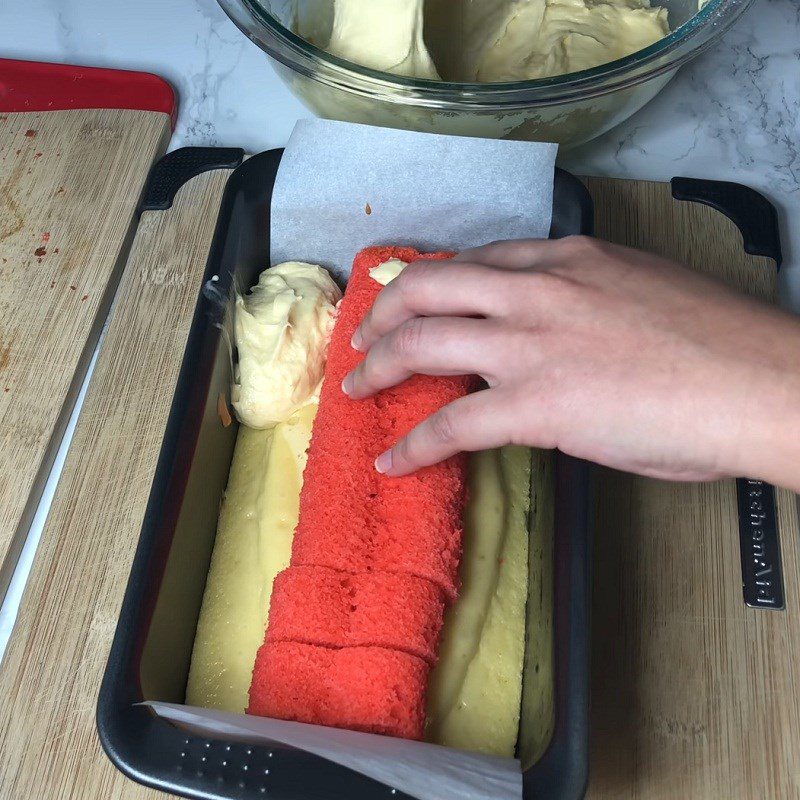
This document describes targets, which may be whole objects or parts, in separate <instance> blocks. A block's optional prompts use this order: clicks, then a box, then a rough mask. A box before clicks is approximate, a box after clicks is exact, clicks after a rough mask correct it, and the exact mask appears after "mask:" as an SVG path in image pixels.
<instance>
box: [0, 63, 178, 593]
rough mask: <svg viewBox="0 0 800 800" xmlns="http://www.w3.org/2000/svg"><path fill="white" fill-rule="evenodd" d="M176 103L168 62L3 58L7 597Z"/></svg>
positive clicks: (0, 157)
mask: <svg viewBox="0 0 800 800" xmlns="http://www.w3.org/2000/svg"><path fill="white" fill-rule="evenodd" d="M175 108H176V106H175V96H174V93H173V91H172V89H171V87H170V86H169V85H168V84H167V83H165V82H164V81H163V80H161V79H160V78H157V77H156V76H154V75H148V74H144V73H136V72H123V71H119V70H104V69H90V68H84V67H72V66H65V65H58V64H40V63H34V62H23V61H9V60H2V59H0V601H2V599H3V597H4V595H5V593H6V590H7V588H8V583H9V581H10V578H11V575H12V573H13V570H14V566H15V564H16V562H17V559H18V556H19V553H20V551H21V549H22V545H23V542H24V539H25V535H26V533H27V530H28V528H29V526H30V522H31V520H32V517H33V513H34V511H35V509H36V505H37V503H38V501H39V498H40V495H41V491H42V488H43V486H44V482H45V480H46V478H47V474H48V472H49V469H50V466H51V465H52V460H53V458H54V456H55V451H56V449H57V447H58V444H59V441H60V439H61V436H62V434H63V431H64V428H65V426H66V422H67V420H68V418H69V413H70V411H71V407H72V404H73V401H74V399H75V396H76V394H77V391H78V389H79V387H80V384H81V382H82V380H83V377H84V376H85V372H86V369H87V367H88V364H89V361H90V359H91V355H92V352H93V350H94V348H95V346H96V344H97V341H98V338H99V335H100V331H101V327H102V324H103V321H104V320H105V317H106V315H107V313H108V310H109V307H110V304H111V299H112V297H113V295H114V292H115V290H116V286H117V283H118V281H119V276H120V271H121V268H122V262H123V256H124V255H125V253H126V250H127V247H128V245H129V244H130V238H131V236H132V234H133V230H134V225H135V216H136V214H135V212H136V207H137V205H138V203H139V198H140V196H141V193H142V189H143V187H144V185H145V181H146V179H147V175H148V172H149V170H150V167H151V165H152V163H153V162H154V161H155V160H156V159H157V158H158V157H159V156H160V155H161V154H162V153H163V152H164V150H165V149H166V145H167V142H168V141H169V135H170V130H171V123H172V121H173V119H174V114H175Z"/></svg>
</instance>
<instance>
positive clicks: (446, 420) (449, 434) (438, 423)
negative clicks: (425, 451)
mask: <svg viewBox="0 0 800 800" xmlns="http://www.w3.org/2000/svg"><path fill="white" fill-rule="evenodd" d="M429 422H430V431H431V435H432V436H433V438H434V439H435V440H436V441H437V442H439V443H441V444H446V445H449V444H454V443H455V441H456V439H457V431H456V424H455V420H454V419H453V413H452V412H451V411H449V410H448V409H447V408H443V409H442V410H441V411H438V412H437V413H436V414H434V415H433V416H432V417H431V418H430V420H429Z"/></svg>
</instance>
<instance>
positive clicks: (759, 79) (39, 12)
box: [0, 0, 800, 658]
mask: <svg viewBox="0 0 800 800" xmlns="http://www.w3.org/2000/svg"><path fill="white" fill-rule="evenodd" d="M0 55H1V56H5V57H15V58H28V59H39V60H43V61H59V62H70V63H77V64H87V65H98V66H112V67H113V66H117V67H123V68H130V69H144V70H148V71H152V72H156V73H158V74H160V75H163V76H164V77H166V78H167V79H168V80H170V81H171V82H172V84H173V85H174V86H175V87H176V88H177V89H178V93H179V96H180V116H179V121H178V127H177V130H176V132H175V136H174V137H173V140H172V147H179V146H181V145H229V146H239V147H244V148H245V149H246V150H248V151H249V152H258V151H259V150H263V149H267V148H270V147H275V146H280V145H283V144H284V143H285V142H286V140H287V138H288V136H289V133H290V132H291V130H292V127H293V125H294V123H295V121H296V120H297V119H298V118H299V117H302V116H307V115H308V112H307V111H306V110H305V109H304V108H303V107H302V106H301V105H300V103H299V102H298V101H297V100H295V99H294V97H293V96H292V95H291V94H290V93H289V91H288V90H287V89H286V88H284V86H283V85H282V83H281V82H280V81H279V80H278V78H277V76H276V75H275V73H274V72H273V71H272V69H271V67H270V66H269V64H268V61H267V58H266V56H265V55H264V54H263V53H262V52H261V51H260V50H259V49H257V48H256V46H255V45H253V44H251V43H250V42H249V41H248V40H247V39H245V37H244V36H242V35H241V34H240V33H239V31H238V30H237V29H236V28H235V27H234V26H233V24H232V23H231V22H229V21H228V19H227V17H226V16H225V15H224V14H223V12H222V11H221V10H220V9H219V7H218V6H217V4H216V0H0ZM563 164H564V166H566V167H567V168H569V169H572V170H574V171H576V172H580V173H585V174H596V175H612V176H618V177H631V178H646V179H653V180H668V179H669V178H671V177H673V176H675V175H686V176H692V177H707V178H717V179H723V180H736V181H739V182H742V183H746V184H749V185H751V186H753V187H755V188H757V189H760V190H761V191H763V192H764V193H765V194H766V195H767V196H768V197H769V198H770V199H771V200H772V201H773V202H774V203H775V205H776V206H777V207H778V209H779V212H780V217H781V225H782V232H783V247H784V256H785V259H784V270H783V273H782V288H783V298H784V301H785V302H787V303H788V304H790V305H792V306H793V307H795V308H796V309H798V310H800V5H798V0H756V2H755V5H754V7H753V8H752V9H751V10H750V11H749V12H748V13H747V15H746V16H745V17H744V18H743V19H741V20H740V21H739V23H738V24H737V25H736V27H735V28H734V29H733V30H732V31H730V32H729V33H728V34H727V35H726V37H725V38H724V40H723V41H722V42H721V43H720V44H718V45H717V46H716V47H715V48H714V49H713V50H711V51H709V52H707V53H706V54H704V55H703V56H701V57H700V58H698V59H697V60H696V61H694V62H693V63H691V64H690V65H688V66H687V67H685V68H684V69H683V70H682V72H681V73H679V75H678V76H677V78H676V79H675V80H673V81H672V83H671V84H670V85H669V86H668V87H667V88H666V89H665V90H664V91H663V92H662V93H661V94H660V95H659V96H658V97H657V98H656V99H655V100H654V101H653V102H652V103H651V104H650V105H649V106H647V107H646V108H645V109H644V110H643V111H641V112H640V113H639V114H638V115H636V116H635V117H633V118H632V119H631V120H629V121H628V122H627V123H625V124H623V125H622V126H621V127H619V128H617V129H616V130H614V131H612V132H610V133H608V134H606V135H605V136H603V137H602V138H600V139H598V140H596V141H595V142H592V143H590V144H588V145H585V146H583V147H581V148H579V149H578V150H576V151H573V152H571V153H568V154H565V156H564V158H563ZM73 423H74V420H73ZM68 441H69V436H68V437H67V439H66V440H65V442H64V444H63V446H62V448H61V455H60V457H61V458H63V453H64V452H65V450H66V446H67V445H68ZM56 478H57V470H56V474H55V475H54V476H53V479H52V480H51V481H50V490H51V491H49V492H48V494H47V496H46V497H45V498H44V500H43V503H42V507H41V508H40V512H39V514H38V515H37V521H36V523H35V525H34V527H33V528H32V530H31V534H30V536H29V540H28V543H27V546H26V548H25V554H24V558H23V560H22V562H21V563H20V567H19V569H18V570H17V574H16V576H15V579H14V584H13V588H12V591H11V592H10V593H9V595H8V597H7V598H6V602H5V603H4V604H3V607H2V609H0V658H2V654H3V651H4V649H5V643H6V640H7V637H8V634H9V633H10V629H11V626H12V624H13V620H14V618H15V616H16V610H17V607H18V603H19V599H20V595H21V592H22V588H23V586H24V583H25V579H26V577H27V574H28V571H29V569H30V563H31V560H32V558H33V553H34V551H35V548H36V544H37V542H38V537H39V535H40V533H41V526H42V524H43V521H44V518H45V517H46V513H47V509H48V506H49V501H50V499H51V497H52V488H53V486H54V485H55V482H56V481H55V479H56Z"/></svg>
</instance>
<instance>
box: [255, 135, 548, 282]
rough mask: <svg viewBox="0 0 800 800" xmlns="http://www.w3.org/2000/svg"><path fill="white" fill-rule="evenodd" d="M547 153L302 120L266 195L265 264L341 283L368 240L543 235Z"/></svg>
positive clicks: (430, 245) (456, 246)
mask: <svg viewBox="0 0 800 800" xmlns="http://www.w3.org/2000/svg"><path fill="white" fill-rule="evenodd" d="M556 151H557V145H555V144H543V143H539V142H513V141H502V140H497V139H471V138H467V137H463V136H440V135H437V134H431V133H412V132H409V131H399V130H391V129H387V128H373V127H370V126H367V125H353V124H351V123H346V122H332V121H329V120H303V121H301V122H298V123H297V126H296V127H295V129H294V132H293V133H292V136H291V138H290V140H289V144H288V145H287V147H286V151H285V153H284V155H283V159H282V160H281V164H280V168H279V170H278V177H277V180H276V183H275V188H274V191H273V195H272V226H271V231H272V233H271V242H270V249H271V261H272V264H278V263H280V262H282V261H308V262H311V263H313V264H321V265H322V266H324V267H326V268H328V269H330V270H331V271H332V272H333V273H334V275H335V276H336V277H337V279H339V280H342V279H343V278H345V277H346V275H347V274H348V273H349V271H350V265H351V264H352V261H353V257H354V256H355V254H356V253H357V252H358V251H359V250H361V249H362V248H364V247H368V246H370V245H376V244H391V245H411V246H413V247H417V248H418V249H420V250H427V251H431V250H463V249H466V248H468V247H475V246H477V245H480V244H485V243H486V242H490V241H494V240H496V239H520V238H531V237H532V238H546V237H547V236H548V234H549V232H550V218H551V213H552V207H553V170H554V167H555V159H556ZM368 207H369V208H368ZM368 211H369V212H371V213H367V212H368Z"/></svg>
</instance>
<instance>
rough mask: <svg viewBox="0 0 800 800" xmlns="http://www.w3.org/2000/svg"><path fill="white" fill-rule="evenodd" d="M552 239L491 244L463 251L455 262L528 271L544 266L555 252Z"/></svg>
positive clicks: (455, 258) (454, 259)
mask: <svg viewBox="0 0 800 800" xmlns="http://www.w3.org/2000/svg"><path fill="white" fill-rule="evenodd" d="M554 244H555V242H554V241H552V240H550V239H517V240H514V241H506V242H490V243H489V244H485V245H482V246H481V247H473V248H471V249H469V250H463V251H462V252H460V253H459V254H458V255H456V256H455V257H454V258H453V261H457V262H461V261H468V262H472V263H474V264H485V265H487V266H492V267H501V268H503V269H526V268H532V267H536V266H538V265H540V264H542V263H543V262H544V261H545V260H546V259H547V258H548V257H549V256H550V255H551V254H552V252H553V246H554Z"/></svg>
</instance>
